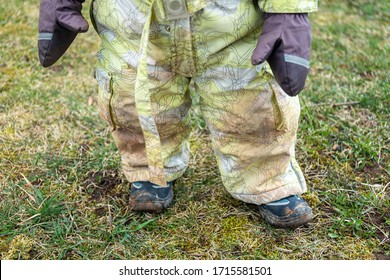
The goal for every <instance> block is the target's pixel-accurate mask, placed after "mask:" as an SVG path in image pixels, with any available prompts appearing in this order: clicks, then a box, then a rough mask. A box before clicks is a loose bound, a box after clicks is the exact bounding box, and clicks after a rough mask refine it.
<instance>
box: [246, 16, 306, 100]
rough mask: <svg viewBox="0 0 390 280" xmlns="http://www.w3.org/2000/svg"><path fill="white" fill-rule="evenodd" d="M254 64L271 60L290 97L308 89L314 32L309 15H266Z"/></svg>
mask: <svg viewBox="0 0 390 280" xmlns="http://www.w3.org/2000/svg"><path fill="white" fill-rule="evenodd" d="M265 17H266V18H265V22H264V25H263V30H262V33H261V34H260V37H259V39H258V42H257V46H256V48H255V50H254V51H253V54H252V64H253V65H258V64H261V63H263V62H264V61H266V60H267V62H268V63H269V65H270V67H271V70H272V72H273V73H274V76H275V79H276V81H277V82H278V84H279V85H280V86H281V88H282V89H283V90H284V91H285V92H286V93H287V94H288V95H290V96H295V95H297V94H298V93H299V92H301V90H302V89H303V87H304V86H305V81H306V78H307V74H308V72H309V60H310V48H311V29H310V23H309V20H308V16H307V14H266V15H265Z"/></svg>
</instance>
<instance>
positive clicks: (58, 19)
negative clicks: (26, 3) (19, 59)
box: [38, 0, 89, 67]
mask: <svg viewBox="0 0 390 280" xmlns="http://www.w3.org/2000/svg"><path fill="white" fill-rule="evenodd" d="M84 1H85V0H41V4H40V12H39V26H38V32H39V33H38V54H39V61H40V62H41V64H42V66H44V67H48V66H51V65H53V64H54V63H55V62H56V61H57V60H58V59H60V57H61V56H62V55H63V54H64V53H65V52H66V50H67V49H68V48H69V46H70V45H71V44H72V42H73V40H74V39H75V38H76V36H77V34H78V33H81V32H86V31H88V27H89V26H88V22H87V21H86V20H85V19H84V17H83V16H82V14H81V9H82V4H81V3H83V2H84Z"/></svg>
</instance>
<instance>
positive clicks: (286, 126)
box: [92, 0, 316, 204]
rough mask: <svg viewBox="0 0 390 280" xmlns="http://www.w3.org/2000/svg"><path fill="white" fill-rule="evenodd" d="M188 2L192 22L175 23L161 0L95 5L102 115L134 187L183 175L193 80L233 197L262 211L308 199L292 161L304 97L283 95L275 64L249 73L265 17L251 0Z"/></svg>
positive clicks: (98, 0)
mask: <svg viewBox="0 0 390 280" xmlns="http://www.w3.org/2000/svg"><path fill="white" fill-rule="evenodd" d="M152 2H153V7H151V3H152ZM185 2H186V10H187V12H188V14H189V16H186V17H184V18H180V19H176V20H170V19H167V18H166V17H164V11H163V10H161V9H162V8H161V7H160V6H159V5H160V4H161V1H157V0H156V1H141V0H122V1H114V0H95V1H94V2H93V8H92V16H93V19H94V22H95V28H96V29H97V31H98V33H99V35H100V37H101V40H102V44H101V47H100V50H99V53H98V65H97V69H96V78H97V81H98V83H99V107H100V113H101V116H102V117H103V118H104V119H105V120H106V121H107V122H108V123H109V124H110V125H111V127H112V130H113V131H112V135H113V138H114V140H115V143H116V145H117V147H118V149H119V151H120V153H121V158H122V166H123V172H124V174H125V176H126V178H127V179H128V180H129V181H130V182H133V181H152V182H153V183H156V184H159V185H165V184H166V182H167V181H172V180H175V179H177V178H179V177H180V176H181V175H182V174H183V172H184V171H185V169H186V167H187V165H188V161H189V151H190V150H189V135H190V129H191V127H190V124H189V116H188V111H189V109H190V107H191V103H192V101H191V98H190V94H189V84H190V82H191V80H192V81H193V82H194V85H195V89H196V90H197V92H198V93H199V95H200V107H201V110H202V114H203V117H204V119H205V121H206V123H207V126H208V128H209V130H210V135H211V139H212V147H213V150H214V152H215V156H216V158H217V161H218V165H219V169H220V173H221V177H222V181H223V184H224V186H225V188H226V190H227V191H228V192H229V193H230V194H231V195H232V196H233V197H235V198H237V199H240V200H242V201H244V202H248V203H254V204H263V203H267V202H270V201H275V200H278V199H280V198H283V197H286V196H288V195H292V194H301V193H303V192H305V191H306V184H305V180H304V177H303V175H302V172H301V170H300V168H299V166H298V164H297V162H296V160H295V152H294V149H295V141H296V132H297V128H298V119H299V113H300V105H299V100H298V97H290V96H287V95H286V94H285V93H284V92H283V91H282V90H281V88H280V87H279V86H278V85H277V83H276V82H275V80H274V78H273V76H272V73H271V71H270V69H269V67H268V66H267V65H265V67H263V68H261V69H260V68H256V67H254V66H253V65H252V64H251V59H250V57H251V53H252V51H253V49H254V47H255V44H256V40H257V38H258V36H259V34H260V31H261V26H262V22H263V20H262V15H261V13H259V12H258V11H257V10H256V9H255V7H254V5H253V1H252V0H244V1H242V0H241V1H239V0H232V1H223V0H220V1H218V0H217V1H196V0H194V1H190V0H187V1H185ZM263 2H267V3H263ZM268 2H270V1H260V3H259V4H260V7H261V8H262V9H263V10H266V9H270V10H272V9H275V8H279V9H280V10H281V12H284V10H283V9H290V10H289V11H290V12H291V11H294V10H291V9H294V8H295V9H298V8H297V7H298V6H297V7H295V6H294V7H290V6H283V5H282V6H280V7H279V6H276V4H278V3H279V2H286V3H287V2H288V3H290V1H284V0H281V1H280V0H275V1H271V2H275V3H274V6H272V3H271V4H270V3H268ZM291 2H297V3H298V2H299V3H300V2H303V4H302V3H301V4H299V5H301V6H300V8H299V9H303V10H304V9H306V10H305V11H310V10H311V9H315V8H316V7H314V4H313V3H315V1H299V0H297V1H291ZM288 3H287V4H288ZM279 4H280V3H279ZM290 4H291V3H290ZM267 5H268V6H267ZM297 5H298V4H297ZM305 5H306V6H305ZM299 9H298V10H299Z"/></svg>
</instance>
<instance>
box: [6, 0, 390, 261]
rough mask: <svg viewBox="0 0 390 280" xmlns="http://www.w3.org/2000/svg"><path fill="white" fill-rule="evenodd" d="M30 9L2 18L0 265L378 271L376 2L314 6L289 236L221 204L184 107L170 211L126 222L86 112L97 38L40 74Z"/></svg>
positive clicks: (92, 116) (383, 9)
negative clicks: (187, 144) (230, 265)
mask: <svg viewBox="0 0 390 280" xmlns="http://www.w3.org/2000/svg"><path fill="white" fill-rule="evenodd" d="M36 2H37V1H31V0H29V1H20V0H16V1H7V3H5V4H3V5H2V9H1V11H0V58H1V59H0V242H1V245H0V256H1V259H389V258H390V245H389V233H390V219H389V216H390V215H389V214H390V211H389V209H390V208H389V206H390V205H389V204H390V203H389V190H388V187H389V181H390V180H389V177H390V176H389V171H390V166H389V131H390V127H389V108H390V93H389V84H390V81H389V76H388V69H390V67H389V59H388V57H389V42H388V40H387V41H386V38H388V37H389V30H390V29H389V25H388V21H389V14H388V11H389V10H390V9H389V4H388V3H387V1H373V0H366V1H363V0H359V1H357V0H354V1H344V2H340V1H330V0H328V1H320V5H321V6H320V12H318V13H315V14H312V15H310V18H311V23H312V29H313V38H314V40H313V54H312V69H311V72H310V77H309V81H308V84H307V89H306V90H305V91H304V92H303V93H302V94H301V102H302V116H301V127H300V131H299V134H298V145H297V155H298V160H299V162H300V163H301V165H302V168H303V170H304V173H305V175H306V178H307V182H308V185H309V192H308V193H306V194H305V198H306V199H307V200H308V201H309V202H310V204H311V205H312V206H313V208H314V211H315V219H314V221H313V222H312V223H310V224H309V225H308V226H306V227H302V228H298V229H296V230H282V229H275V228H273V227H271V226H269V225H267V224H266V223H264V222H263V221H262V220H261V219H260V217H259V215H258V213H257V212H256V208H255V207H254V206H253V205H247V204H244V203H242V202H240V201H237V200H234V199H233V198H231V197H230V196H229V195H228V194H227V193H226V192H225V190H224V189H223V188H222V187H221V181H220V179H219V176H218V170H217V168H216V164H215V160H214V158H213V157H212V156H211V154H212V153H211V148H210V144H209V143H210V142H209V139H208V133H207V130H206V129H205V126H204V122H203V120H202V119H201V118H200V117H199V115H198V114H197V110H196V108H195V110H194V111H193V112H192V116H193V117H192V119H193V127H194V131H193V134H192V138H191V142H192V158H191V165H190V167H189V168H188V170H187V172H186V173H185V175H184V176H183V178H181V179H180V181H179V182H178V184H177V187H176V192H175V195H176V198H175V202H174V204H173V206H172V207H171V208H170V209H168V210H167V211H166V212H164V213H163V214H160V215H151V214H136V213H131V212H129V210H128V208H127V207H126V205H127V199H128V194H127V188H128V186H127V183H126V181H125V180H124V178H123V176H122V175H121V173H120V163H119V154H118V152H117V150H116V148H115V146H114V144H113V141H112V140H111V136H110V133H109V130H108V129H107V127H106V125H105V124H104V123H103V121H101V120H100V118H99V117H98V115H97V110H96V101H95V95H96V84H95V81H94V79H93V74H92V73H93V68H94V59H95V52H96V50H97V47H98V38H97V35H96V34H95V33H94V32H93V31H92V30H91V31H90V32H88V33H87V34H83V35H80V36H78V38H77V40H76V41H75V42H74V44H73V45H72V46H71V48H70V49H69V50H68V52H67V54H66V56H65V57H63V58H62V59H61V61H60V63H58V64H57V65H56V66H54V67H51V68H49V69H43V68H41V67H40V66H39V63H38V61H37V48H36V34H37V18H38V5H37V3H36ZM86 6H87V5H86ZM85 8H87V7H85ZM85 12H86V13H87V9H85Z"/></svg>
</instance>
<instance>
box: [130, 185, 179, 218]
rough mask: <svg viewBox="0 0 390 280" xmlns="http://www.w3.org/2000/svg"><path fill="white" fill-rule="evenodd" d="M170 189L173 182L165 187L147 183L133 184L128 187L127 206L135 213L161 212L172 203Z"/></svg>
mask: <svg viewBox="0 0 390 280" xmlns="http://www.w3.org/2000/svg"><path fill="white" fill-rule="evenodd" d="M172 187H173V182H168V185H167V186H165V187H163V186H158V185H155V184H153V183H151V182H147V181H139V182H133V183H131V187H130V200H129V206H130V208H131V210H133V211H137V212H154V213H158V212H161V211H163V210H164V209H166V208H168V206H169V205H170V204H171V203H172V199H173V191H172Z"/></svg>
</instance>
